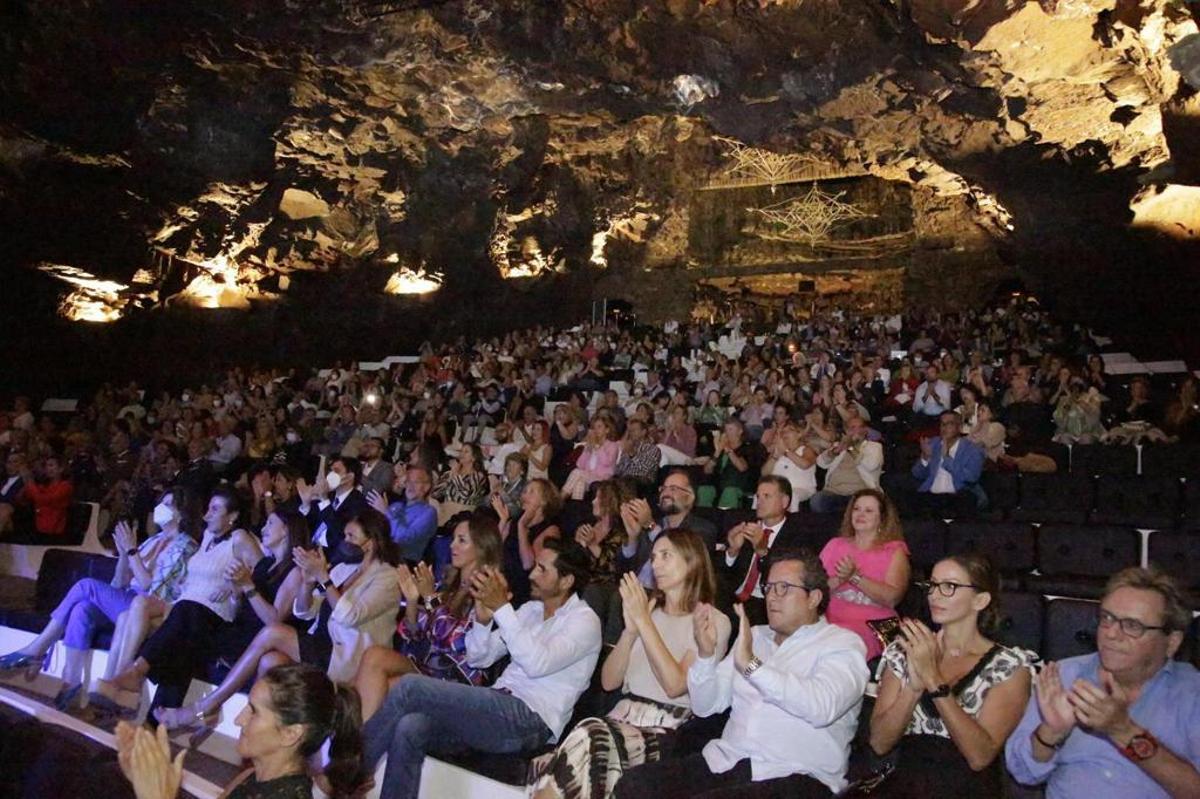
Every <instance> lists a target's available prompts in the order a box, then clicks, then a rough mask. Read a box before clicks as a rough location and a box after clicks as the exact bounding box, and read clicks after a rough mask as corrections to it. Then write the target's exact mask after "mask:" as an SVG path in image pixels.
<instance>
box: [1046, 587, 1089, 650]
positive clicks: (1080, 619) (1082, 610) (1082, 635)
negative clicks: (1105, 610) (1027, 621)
mask: <svg viewBox="0 0 1200 799" xmlns="http://www.w3.org/2000/svg"><path fill="white" fill-rule="evenodd" d="M1099 608H1100V604H1099V603H1098V602H1086V601H1084V600H1082V599H1051V600H1050V601H1049V602H1047V603H1046V626H1045V629H1044V630H1043V631H1042V659H1043V660H1045V661H1051V660H1062V659H1063V658H1069V657H1075V656H1076V655H1089V654H1091V653H1092V652H1095V651H1096V614H1097V612H1098V611H1099Z"/></svg>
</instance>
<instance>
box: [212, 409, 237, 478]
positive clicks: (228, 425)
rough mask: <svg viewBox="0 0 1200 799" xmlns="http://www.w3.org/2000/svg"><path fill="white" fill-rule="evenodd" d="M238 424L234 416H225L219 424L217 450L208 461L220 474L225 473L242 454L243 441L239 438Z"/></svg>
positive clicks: (215, 443) (216, 441)
mask: <svg viewBox="0 0 1200 799" xmlns="http://www.w3.org/2000/svg"><path fill="white" fill-rule="evenodd" d="M237 428H238V423H237V420H236V419H235V418H233V417H232V416H225V417H223V418H222V419H221V421H220V422H218V430H219V431H220V434H219V435H218V436H217V437H216V439H215V440H214V442H213V443H214V445H215V449H214V450H213V451H212V452H211V453H210V454H209V456H208V459H209V460H210V461H212V462H213V466H214V467H215V468H216V470H217V471H218V472H225V471H226V470H228V469H229V465H230V464H231V463H233V462H234V461H235V460H236V459H237V457H238V456H239V455H241V454H242V439H241V437H239V436H238V429H237Z"/></svg>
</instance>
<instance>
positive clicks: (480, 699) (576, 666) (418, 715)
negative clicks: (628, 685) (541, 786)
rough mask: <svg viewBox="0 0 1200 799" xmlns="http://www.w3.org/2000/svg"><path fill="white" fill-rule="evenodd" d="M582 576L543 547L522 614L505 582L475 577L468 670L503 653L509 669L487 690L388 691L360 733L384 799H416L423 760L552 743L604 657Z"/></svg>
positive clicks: (419, 682)
mask: <svg viewBox="0 0 1200 799" xmlns="http://www.w3.org/2000/svg"><path fill="white" fill-rule="evenodd" d="M588 573H589V568H588V556H587V553H586V552H585V551H584V550H583V549H582V548H581V547H579V546H578V545H576V544H574V543H564V544H559V543H558V541H557V540H551V541H549V542H547V544H546V546H545V548H543V549H542V551H541V552H540V553H538V556H537V564H536V565H535V566H534V567H533V571H531V572H530V574H529V581H530V584H531V586H532V590H533V599H532V600H530V601H529V602H526V603H525V604H524V605H522V606H521V608H520V610H513V607H512V605H511V603H510V602H509V598H508V597H509V592H508V585H507V583H506V582H505V580H504V576H503V574H502V573H500V572H499V571H497V570H495V569H485V570H483V571H477V572H476V573H475V574H474V575H473V576H472V578H471V595H472V596H473V597H474V598H475V611H474V613H475V624H474V625H472V627H471V629H470V630H469V631H467V635H466V646H467V662H468V663H469V664H470V665H471V666H473V667H476V668H486V667H488V666H490V665H492V664H493V663H495V662H496V661H497V660H499V659H500V658H501V657H503V656H504V655H505V654H508V655H509V656H510V657H511V658H512V662H511V663H510V664H509V666H508V668H506V669H505V670H504V673H503V674H501V675H500V678H499V679H498V680H496V682H495V684H494V685H493V686H492V687H490V688H482V687H476V686H471V685H462V684H460V683H452V682H447V681H445V680H437V679H433V678H430V677H423V676H418V675H409V676H406V677H405V678H404V679H402V680H400V682H398V683H397V684H396V686H395V687H394V688H392V690H391V691H389V692H388V695H387V698H386V699H385V700H384V702H383V705H382V707H380V708H379V710H378V711H377V712H376V713H375V715H374V716H372V717H371V718H370V720H369V721H368V722H367V724H366V726H365V727H364V728H363V754H364V759H365V761H366V763H367V765H368V767H370V768H374V766H375V764H376V763H377V762H378V761H379V758H381V757H383V755H385V754H386V755H387V757H388V762H387V768H386V770H385V771H384V776H383V785H382V790H381V792H380V799H416V796H417V791H418V788H419V787H420V782H421V763H422V762H423V761H424V759H425V754H426V753H427V752H435V751H437V752H444V751H455V750H461V749H475V750H479V751H483V752H492V753H496V754H516V753H521V752H530V751H533V750H535V749H537V748H539V747H541V746H544V745H545V744H547V743H554V742H556V741H557V740H558V737H559V736H560V735H561V734H562V731H563V727H565V726H566V723H567V720H568V719H569V718H570V717H571V712H572V710H573V709H574V707H575V702H576V701H577V700H578V699H579V696H580V695H581V694H582V693H583V692H584V690H585V689H586V688H587V686H588V683H589V682H590V681H591V678H592V672H593V671H595V668H596V661H597V659H598V658H599V656H600V619H599V618H598V617H597V616H596V614H595V613H594V612H592V609H591V608H589V607H588V606H587V603H586V602H584V601H583V600H582V599H581V598H580V597H579V590H580V589H582V588H583V586H584V585H586V584H587V581H588Z"/></svg>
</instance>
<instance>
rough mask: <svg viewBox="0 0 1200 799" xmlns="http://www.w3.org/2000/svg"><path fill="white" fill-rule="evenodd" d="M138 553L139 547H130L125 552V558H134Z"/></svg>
mask: <svg viewBox="0 0 1200 799" xmlns="http://www.w3.org/2000/svg"><path fill="white" fill-rule="evenodd" d="M137 553H138V550H137V547H130V548H129V549H127V550H125V557H127V558H132V557H133V556H134V555H136V554H137Z"/></svg>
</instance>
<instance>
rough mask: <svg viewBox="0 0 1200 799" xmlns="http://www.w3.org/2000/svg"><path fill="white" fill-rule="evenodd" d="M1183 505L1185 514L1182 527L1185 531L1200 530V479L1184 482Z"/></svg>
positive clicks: (1181, 522) (1181, 521)
mask: <svg viewBox="0 0 1200 799" xmlns="http://www.w3.org/2000/svg"><path fill="white" fill-rule="evenodd" d="M1181 504H1182V510H1183V514H1182V518H1181V519H1180V523H1179V524H1180V526H1181V527H1182V528H1183V529H1185V530H1200V479H1193V480H1187V481H1185V482H1184V484H1183V502H1182V503H1181Z"/></svg>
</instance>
